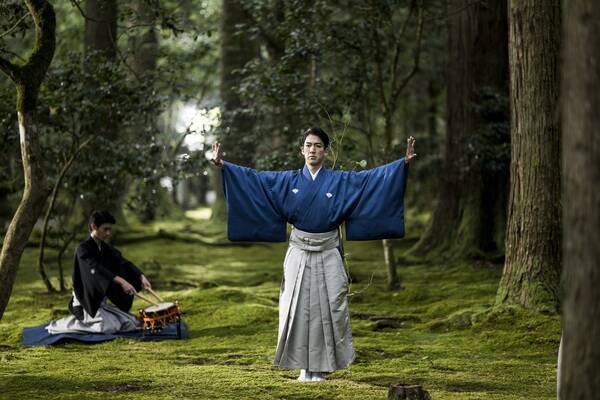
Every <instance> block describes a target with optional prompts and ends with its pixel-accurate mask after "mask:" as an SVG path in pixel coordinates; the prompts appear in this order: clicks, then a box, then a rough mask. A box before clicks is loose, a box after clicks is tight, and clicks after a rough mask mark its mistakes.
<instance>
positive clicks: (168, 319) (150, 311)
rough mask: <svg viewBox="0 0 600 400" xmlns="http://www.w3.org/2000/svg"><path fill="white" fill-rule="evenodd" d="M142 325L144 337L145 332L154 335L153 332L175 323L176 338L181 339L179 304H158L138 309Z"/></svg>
mask: <svg viewBox="0 0 600 400" xmlns="http://www.w3.org/2000/svg"><path fill="white" fill-rule="evenodd" d="M138 318H139V319H140V320H141V321H142V322H143V324H144V335H145V334H146V330H150V333H152V334H153V333H154V330H160V329H161V328H163V327H164V326H166V325H168V324H170V323H173V322H176V323H177V336H178V337H179V338H181V306H180V305H179V302H177V301H176V302H175V303H172V302H166V303H159V304H157V305H153V306H150V307H147V308H144V309H140V315H139V317H138Z"/></svg>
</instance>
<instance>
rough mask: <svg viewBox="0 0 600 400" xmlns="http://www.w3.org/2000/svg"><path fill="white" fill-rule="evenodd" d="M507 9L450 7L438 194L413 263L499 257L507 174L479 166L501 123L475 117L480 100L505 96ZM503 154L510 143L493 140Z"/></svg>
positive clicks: (460, 0) (501, 5)
mask: <svg viewBox="0 0 600 400" xmlns="http://www.w3.org/2000/svg"><path fill="white" fill-rule="evenodd" d="M507 43H508V34H507V18H506V1H505V0H494V1H488V2H485V4H484V3H478V2H472V1H469V0H449V1H448V70H447V82H448V93H447V133H446V144H445V152H444V159H445V161H444V164H445V167H444V170H443V171H442V172H441V173H440V175H441V176H440V178H439V179H440V181H441V185H440V187H441V190H440V193H439V196H438V197H439V199H438V203H437V206H436V208H435V210H434V212H433V216H432V220H431V223H430V225H429V227H428V229H427V231H426V232H425V234H424V235H423V237H422V238H421V240H420V241H419V242H418V243H417V244H416V245H415V246H414V247H413V248H412V249H411V251H410V253H411V254H413V255H416V256H422V255H426V254H433V255H444V256H445V257H479V256H483V255H486V254H495V253H499V252H501V251H502V250H503V245H504V237H503V234H502V233H503V232H504V229H505V223H506V216H505V213H504V210H505V208H506V199H507V193H508V174H507V173H506V171H503V170H502V168H496V169H495V170H492V169H490V168H488V167H489V166H488V164H489V163H488V162H487V161H486V160H485V159H483V158H482V157H483V156H482V152H484V149H483V148H482V147H480V148H478V147H476V146H473V145H472V144H473V143H475V144H477V143H484V145H485V146H492V145H495V146H499V145H502V144H503V143H502V142H500V143H487V142H486V140H488V139H486V138H485V137H484V136H483V132H484V131H486V130H489V129H490V126H492V124H497V123H500V124H501V123H502V122H503V120H504V122H506V121H507V120H508V116H507V115H506V112H504V113H503V112H502V110H500V111H496V114H499V115H496V116H495V117H494V118H496V119H495V120H492V119H491V118H492V117H490V116H489V115H488V114H490V113H489V112H488V113H487V114H486V112H485V111H481V110H478V107H479V106H480V105H481V104H482V103H483V102H484V98H485V96H486V95H487V96H497V97H498V98H500V99H502V98H503V97H506V95H507V91H508V53H507ZM497 140H500V141H504V143H505V145H506V146H508V140H509V139H508V135H505V137H502V136H501V137H500V139H497Z"/></svg>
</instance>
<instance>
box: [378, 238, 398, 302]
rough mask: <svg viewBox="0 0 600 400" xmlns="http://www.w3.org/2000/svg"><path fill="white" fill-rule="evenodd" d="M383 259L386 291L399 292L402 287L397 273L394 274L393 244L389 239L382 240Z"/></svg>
mask: <svg viewBox="0 0 600 400" xmlns="http://www.w3.org/2000/svg"><path fill="white" fill-rule="evenodd" d="M381 242H382V244H383V257H384V259H385V266H386V270H387V290H399V289H400V287H401V286H402V284H401V282H400V279H399V278H398V273H397V272H396V259H395V257H394V242H393V241H392V240H390V239H383V240H382V241H381Z"/></svg>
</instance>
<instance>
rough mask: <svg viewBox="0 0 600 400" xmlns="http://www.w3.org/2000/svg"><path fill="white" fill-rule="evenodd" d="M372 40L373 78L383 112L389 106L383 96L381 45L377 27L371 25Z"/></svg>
mask: <svg viewBox="0 0 600 400" xmlns="http://www.w3.org/2000/svg"><path fill="white" fill-rule="evenodd" d="M372 33H373V42H374V44H375V66H376V68H375V78H376V79H377V86H378V88H379V97H380V99H381V105H382V106H383V111H384V113H387V112H388V109H389V106H388V101H387V99H386V97H385V87H384V84H383V66H382V65H381V64H382V60H381V58H382V57H381V47H380V42H379V35H378V34H377V28H376V27H374V26H373V28H372Z"/></svg>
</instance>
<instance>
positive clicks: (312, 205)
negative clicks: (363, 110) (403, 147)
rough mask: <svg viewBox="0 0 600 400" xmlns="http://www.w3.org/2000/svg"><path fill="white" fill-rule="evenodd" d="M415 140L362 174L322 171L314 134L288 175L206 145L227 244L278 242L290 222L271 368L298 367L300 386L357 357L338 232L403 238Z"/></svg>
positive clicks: (321, 149)
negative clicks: (219, 185) (218, 176)
mask: <svg viewBox="0 0 600 400" xmlns="http://www.w3.org/2000/svg"><path fill="white" fill-rule="evenodd" d="M414 144H415V139H414V138H413V137H410V138H409V139H408V148H407V151H406V157H405V158H402V159H400V160H397V161H394V162H392V163H389V164H386V165H383V166H381V167H378V168H374V169H371V170H367V171H360V172H355V171H332V170H330V169H327V168H325V167H324V166H323V163H324V161H325V157H326V156H327V150H328V148H329V137H328V136H327V134H326V133H325V132H324V131H323V130H322V129H320V128H310V129H308V130H307V131H306V132H305V133H304V135H303V140H302V145H301V153H302V155H303V156H304V160H305V165H304V167H303V168H302V169H301V170H296V171H280V172H258V171H255V170H253V169H250V168H246V167H242V166H239V165H235V164H232V163H230V162H226V161H224V160H223V159H222V157H221V152H220V144H219V143H215V144H213V159H212V161H213V163H214V164H215V165H216V166H218V167H220V168H222V172H223V186H224V192H225V198H226V201H227V217H228V219H227V236H228V238H229V240H231V241H251V242H259V241H264V242H283V241H285V240H286V236H287V235H286V233H287V230H286V227H287V223H290V224H291V225H292V226H293V229H292V233H291V235H290V239H289V247H288V251H287V254H286V257H285V261H284V277H283V282H282V285H281V293H280V297H279V331H278V340H277V351H276V354H275V364H276V365H278V366H280V367H283V368H298V369H300V376H299V377H298V380H299V381H303V382H309V381H310V382H315V381H322V380H324V377H323V372H332V371H335V370H337V369H341V368H346V367H348V366H349V365H350V364H351V363H352V361H353V360H354V358H355V352H354V347H353V345H352V332H351V328H350V315H349V311H348V300H347V293H348V279H347V276H346V271H345V269H344V263H343V260H342V256H341V253H340V250H339V249H340V238H339V235H338V227H339V226H340V225H341V224H342V223H345V227H346V238H347V239H348V240H375V239H392V238H401V237H403V236H404V206H403V197H404V190H405V187H406V177H407V167H408V163H409V162H410V161H411V160H412V159H413V158H414V157H415V156H416V154H415V153H414Z"/></svg>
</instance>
